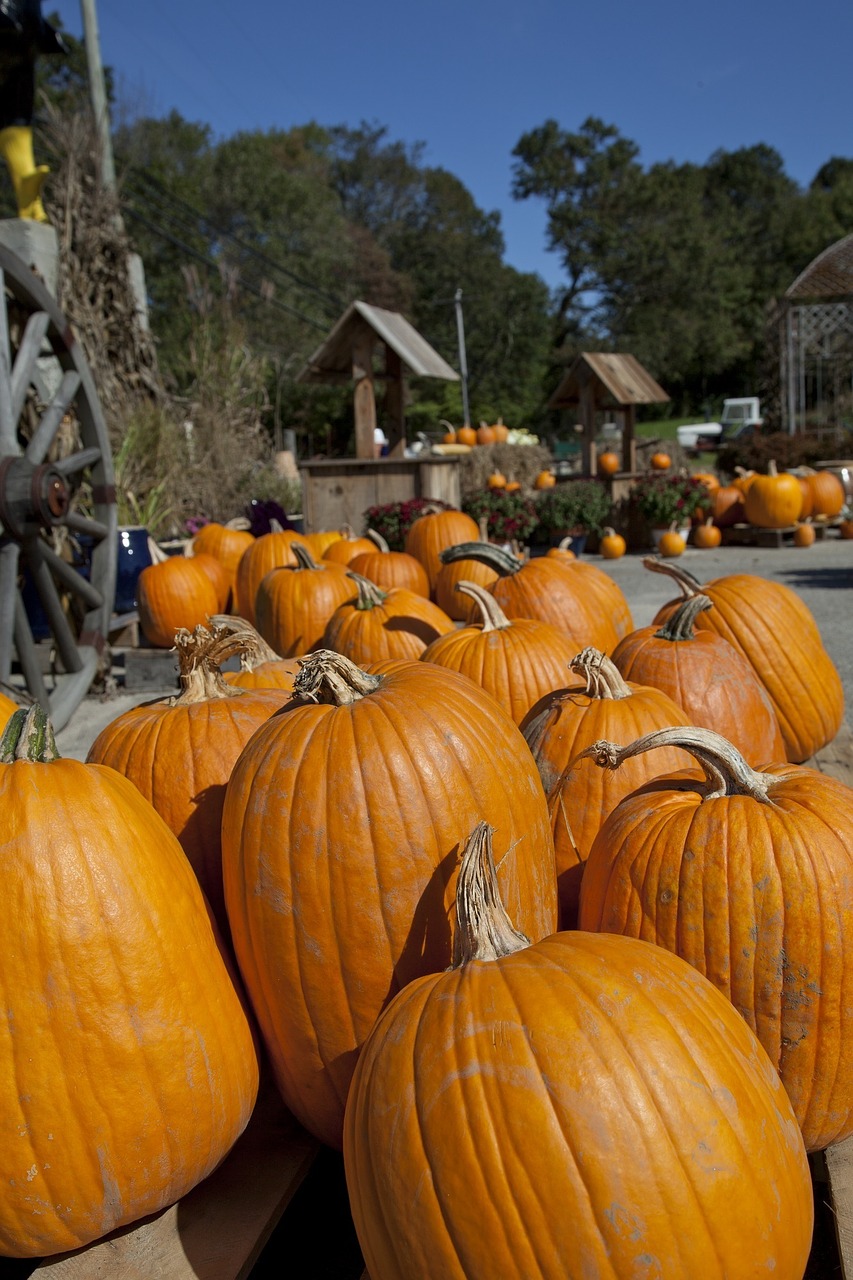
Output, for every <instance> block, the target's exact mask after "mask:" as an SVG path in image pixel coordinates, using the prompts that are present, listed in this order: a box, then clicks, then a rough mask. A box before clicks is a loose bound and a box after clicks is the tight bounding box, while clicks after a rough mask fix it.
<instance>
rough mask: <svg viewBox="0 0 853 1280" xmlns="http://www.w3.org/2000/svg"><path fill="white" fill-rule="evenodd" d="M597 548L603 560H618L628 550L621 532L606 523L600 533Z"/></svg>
mask: <svg viewBox="0 0 853 1280" xmlns="http://www.w3.org/2000/svg"><path fill="white" fill-rule="evenodd" d="M598 549H599V551H600V552H601V554H602V556H603V558H604V559H605V560H620V559H621V558H622V556H624V554H625V552H626V551H627V550H628V546H627V543H626V542H625V539H624V538H623V537H622V534H621V533H617V532H616V530H615V529H612V528H611V527H610V526H609V525H608V526H607V528H606V529H605V530H604V532H603V533H602V535H601V543H600V545H599V548H598Z"/></svg>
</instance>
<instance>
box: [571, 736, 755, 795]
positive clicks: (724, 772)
mask: <svg viewBox="0 0 853 1280" xmlns="http://www.w3.org/2000/svg"><path fill="white" fill-rule="evenodd" d="M655 747H681V749H682V750H683V751H687V752H689V754H690V755H692V756H695V757H696V759H697V760H698V761H699V764H700V765H701V766H702V769H703V771H704V774H705V782H706V784H707V786H708V787H709V790H708V791H707V792H706V793H705V795H704V797H703V799H705V800H717V799H719V798H720V797H721V796H751V797H752V798H753V800H759V801H763V802H769V791H770V789H771V787H772V786H773V782H774V778H773V775H772V774H769V773H757V772H756V770H755V769H751V768H750V767H749V765H748V764H747V763H746V761H745V760H744V758H743V756H742V755H741V754H740V752H739V751H738V750H737V749H736V748H735V747H733V746H732V744H731V743H730V742H729V741H728V740H727V739H726V738H724V737H723V736H722V735H721V734H719V733H714V732H713V731H712V730H711V729H697V728H694V727H693V726H692V725H678V726H677V727H675V728H670V729H656V730H655V731H654V733H647V734H645V736H644V737H642V738H638V739H637V741H636V742H632V743H630V744H629V745H628V746H627V747H620V746H618V745H617V743H615V742H606V741H604V739H602V740H600V741H599V742H594V743H593V744H592V746H591V747H587V749H586V751H581V753H580V755H578V756H576V757H575V759H574V760H573V761H572V764H571V765H570V766H569V767H570V768H571V767H573V766H574V764H575V763H576V762H577V761H578V760H583V759H584V758H585V757H586V756H591V757H592V758H593V759H594V760H595V763H596V764H597V765H600V767H601V768H602V769H618V768H619V766H620V765H621V764H624V762H625V761H626V760H630V759H631V757H632V756H638V755H641V754H642V753H643V752H644V751H652V750H654V748H655Z"/></svg>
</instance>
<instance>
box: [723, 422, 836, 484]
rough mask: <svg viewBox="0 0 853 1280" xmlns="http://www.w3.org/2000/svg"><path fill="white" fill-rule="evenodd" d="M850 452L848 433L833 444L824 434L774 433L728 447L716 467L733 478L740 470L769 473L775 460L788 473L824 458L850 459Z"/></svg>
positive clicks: (755, 436) (781, 469)
mask: <svg viewBox="0 0 853 1280" xmlns="http://www.w3.org/2000/svg"><path fill="white" fill-rule="evenodd" d="M845 436H846V439H845ZM851 449H853V433H851V432H849V431H848V432H846V433H843V434H842V438H841V439H836V440H834V441H832V442H831V443H827V437H826V435H825V434H820V435H817V434H815V435H810V434H807V433H803V434H802V435H793V436H792V435H788V433H787V432H785V431H775V432H773V433H772V434H770V435H754V436H751V437H750V438H749V439H748V440H741V441H737V440H736V441H734V442H733V443H732V444H729V445H726V447H725V448H724V449H721V450H720V452H719V454H718V455H717V466H718V468H719V469H720V471H724V472H726V474H727V475H734V474H735V472H736V470H737V468H738V467H743V468H744V469H745V470H746V471H760V472H762V473H766V471H767V464H768V462H770V460H771V458H772V459H773V460H774V461H775V463H776V466H777V467H778V468H779V470H780V471H787V470H788V469H789V468H791V467H810V466H812V465H813V464H814V463H815V462H820V461H821V460H822V459H823V458H846V457H849V456H850V450H851Z"/></svg>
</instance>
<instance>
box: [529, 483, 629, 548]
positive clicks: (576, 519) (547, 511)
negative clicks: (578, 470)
mask: <svg viewBox="0 0 853 1280" xmlns="http://www.w3.org/2000/svg"><path fill="white" fill-rule="evenodd" d="M611 509H612V508H611V502H610V496H609V494H608V492H607V490H606V489H605V487H604V485H603V484H599V482H598V481H597V480H569V481H567V482H566V483H564V484H557V485H555V487H554V488H553V489H545V490H543V492H542V493H541V494H540V495H539V497H538V498H537V499H536V512H537V516H538V520H539V529H540V531H541V532H540V535H539V538H538V540H539V541H542V542H547V541H548V540H549V538H550V537H551V535H552V534H562V533H566V534H568V533H581V532H583V533H596V534H600V533H601V531H602V529H603V528H604V526H605V525H606V524H607V523H608V522H609V520H610V517H611Z"/></svg>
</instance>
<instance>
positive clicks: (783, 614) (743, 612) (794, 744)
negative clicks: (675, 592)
mask: <svg viewBox="0 0 853 1280" xmlns="http://www.w3.org/2000/svg"><path fill="white" fill-rule="evenodd" d="M701 591H702V594H703V595H706V596H708V598H709V599H710V600H711V601H712V603H713V605H714V608H713V609H709V610H708V611H707V612H706V613H702V614H700V615H699V617H698V618H697V619H696V627H697V630H705V629H706V628H707V629H708V630H709V631H716V632H717V634H718V635H721V636H723V637H724V639H726V640H728V641H729V643H730V644H733V645H734V646H735V648H736V649H738V650H739V651H740V652H741V653H742V654H743V655H744V657H745V658H746V659H747V660H748V661H749V662H750V664H751V665H752V668H753V670H754V671H755V673H756V675H757V676H758V678H759V680H760V681H761V683H762V684H763V685H764V688H765V689H766V690H767V692H768V694H769V696H770V701H771V702H772V703H773V709H774V711H775V712H776V716H777V719H778V721H779V728H780V729H781V730H782V738H783V739H784V742H785V750H786V752H787V757H788V759H789V760H790V761H792V762H794V763H796V764H799V763H801V762H802V761H803V760H808V758H809V757H810V756H812V755H814V753H815V752H816V751H820V749H821V747H825V746H826V744H827V743H828V742H831V741H832V739H833V738H834V737H835V735H836V734H837V733H838V730H839V729H840V728H841V721H842V720H843V719H844V690H843V688H842V685H841V677H840V676H839V674H838V671H837V669H836V667H835V664H834V662H833V661H832V659H831V658H830V656H829V654H828V653H827V652H826V649H825V648H824V647H823V641H822V640H821V636H820V632H819V630H818V628H817V624H816V622H815V620H814V617H813V616H812V614H811V611H810V610H809V608H808V606H807V605H805V604H804V603H803V601H802V600H801V599H800V597H799V596H798V595H797V594H796V592H794V591H792V590H791V589H790V587H786V586H783V585H782V584H781V583H778V582H769V581H768V580H767V579H765V578H759V577H757V576H756V575H754V574H748V573H733V574H728V575H726V576H725V577H722V578H714V579H713V580H712V581H711V582H706V583H705V584H704V586H703V587H702V588H701ZM679 603H680V601H678V600H675V601H670V603H669V604H666V605H664V606H663V608H662V609H660V610H658V614H657V617H656V618H655V622H662V621H663V620H664V618H666V617H668V616H669V615H670V613H671V612H672V611H673V609H675V608H677V606H678V604H679Z"/></svg>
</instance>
